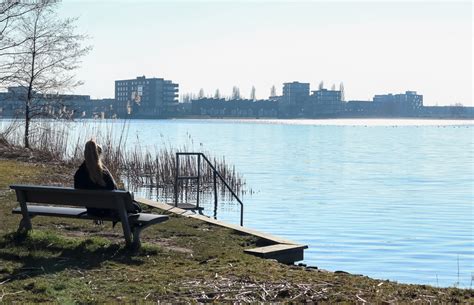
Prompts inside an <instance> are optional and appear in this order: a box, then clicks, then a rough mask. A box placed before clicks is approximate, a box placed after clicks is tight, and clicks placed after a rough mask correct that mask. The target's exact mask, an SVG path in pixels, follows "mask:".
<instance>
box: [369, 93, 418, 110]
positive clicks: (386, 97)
mask: <svg viewBox="0 0 474 305" xmlns="http://www.w3.org/2000/svg"><path fill="white" fill-rule="evenodd" d="M373 102H374V104H376V107H377V108H379V109H381V110H380V111H381V114H383V115H390V116H416V115H417V114H418V113H419V112H420V111H421V109H422V107H423V95H419V94H417V93H416V91H406V92H405V93H402V94H391V93H390V94H378V95H375V96H374V98H373Z"/></svg>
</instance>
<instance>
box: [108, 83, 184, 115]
mask: <svg viewBox="0 0 474 305" xmlns="http://www.w3.org/2000/svg"><path fill="white" fill-rule="evenodd" d="M178 90H179V89H178V84H175V83H173V82H172V81H170V80H165V79H163V78H146V77H145V76H138V77H137V78H136V79H127V80H116V81H115V101H116V103H117V106H118V113H119V115H120V116H121V117H124V116H127V115H132V116H134V117H150V118H153V117H164V116H168V115H170V114H173V113H174V112H175V110H176V108H177V106H178Z"/></svg>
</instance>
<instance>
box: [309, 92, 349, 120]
mask: <svg viewBox="0 0 474 305" xmlns="http://www.w3.org/2000/svg"><path fill="white" fill-rule="evenodd" d="M343 105H344V102H343V101H342V93H341V91H340V90H328V89H324V88H321V89H319V90H316V91H312V94H311V95H310V97H309V99H308V104H307V105H306V107H305V113H306V114H307V115H309V116H311V117H332V116H336V115H337V114H339V113H341V112H342V111H343Z"/></svg>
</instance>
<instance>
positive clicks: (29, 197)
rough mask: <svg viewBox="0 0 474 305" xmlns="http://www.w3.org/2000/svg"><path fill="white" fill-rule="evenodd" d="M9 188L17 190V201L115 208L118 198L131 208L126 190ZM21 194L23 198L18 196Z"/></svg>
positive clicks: (128, 208) (129, 196)
mask: <svg viewBox="0 0 474 305" xmlns="http://www.w3.org/2000/svg"><path fill="white" fill-rule="evenodd" d="M10 188H11V189H13V190H15V191H16V192H17V199H18V201H19V202H21V201H20V199H24V200H25V201H26V202H29V203H47V204H58V205H60V204H62V205H71V206H80V207H93V208H102V209H116V208H117V199H118V198H119V199H120V200H124V201H125V206H126V207H127V210H132V206H131V202H132V195H131V194H130V193H129V192H127V191H120V190H113V191H102V190H80V189H74V188H69V187H52V186H36V185H11V186H10ZM21 194H23V195H22V196H24V198H18V196H20V195H21ZM112 194H113V196H112Z"/></svg>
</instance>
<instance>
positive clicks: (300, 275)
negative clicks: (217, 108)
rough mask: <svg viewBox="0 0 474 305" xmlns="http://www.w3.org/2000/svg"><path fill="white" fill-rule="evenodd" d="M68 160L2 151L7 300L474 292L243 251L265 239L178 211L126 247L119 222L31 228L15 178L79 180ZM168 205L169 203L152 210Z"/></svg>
mask: <svg viewBox="0 0 474 305" xmlns="http://www.w3.org/2000/svg"><path fill="white" fill-rule="evenodd" d="M73 171H74V169H73V168H70V167H63V166H61V165H59V164H55V165H53V164H50V163H48V164H42V163H35V162H20V161H13V160H0V302H1V301H3V302H6V303H10V302H18V303H26V302H53V303H61V304H67V303H74V302H79V303H104V302H124V303H129V302H140V303H142V302H156V301H157V300H160V301H169V302H183V301H184V302H187V301H197V302H209V301H218V302H223V301H228V302H255V301H295V302H303V301H319V302H327V303H334V302H350V303H352V302H354V303H355V302H359V303H363V302H365V301H367V302H371V303H375V302H376V303H386V304H388V303H392V302H413V301H415V303H433V302H445V303H446V302H447V303H473V304H474V292H473V291H472V290H461V289H456V288H434V287H429V286H422V285H404V284H397V283H394V282H389V281H382V280H376V279H370V278H368V277H365V276H358V275H351V274H346V273H332V272H327V271H323V270H318V269H313V268H304V267H298V266H286V265H282V264H279V263H277V262H275V261H269V260H262V259H259V258H256V257H253V256H250V255H247V254H244V253H243V249H245V248H248V247H254V246H255V245H257V244H259V240H258V239H256V238H254V237H250V236H242V235H238V234H236V233H235V232H233V231H231V230H228V229H224V228H220V227H215V226H212V225H209V224H206V223H202V222H199V221H197V220H194V219H189V218H181V217H176V216H172V217H171V219H170V220H169V221H168V222H166V223H163V224H160V225H155V226H152V227H151V228H149V229H147V230H145V231H144V234H143V242H144V245H143V248H142V249H141V250H140V251H139V252H137V253H130V252H128V251H127V250H125V249H124V247H123V245H124V242H123V237H122V233H121V228H120V225H118V226H116V228H114V229H113V228H112V226H111V224H110V223H106V224H105V225H94V224H92V223H91V222H90V221H80V220H70V219H61V218H48V217H38V218H35V219H34V220H33V228H34V230H33V231H32V232H31V233H30V234H29V235H28V236H26V237H20V236H17V235H16V234H15V233H14V232H15V230H16V228H17V226H18V222H19V219H20V217H19V216H17V215H12V214H11V209H12V208H13V207H15V206H16V205H17V203H16V201H15V196H14V193H13V192H11V191H9V190H8V185H10V184H12V183H35V184H63V185H71V184H72V180H71V179H72V178H71V177H72V173H73ZM152 212H156V213H160V212H161V211H158V210H153V211H152Z"/></svg>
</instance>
